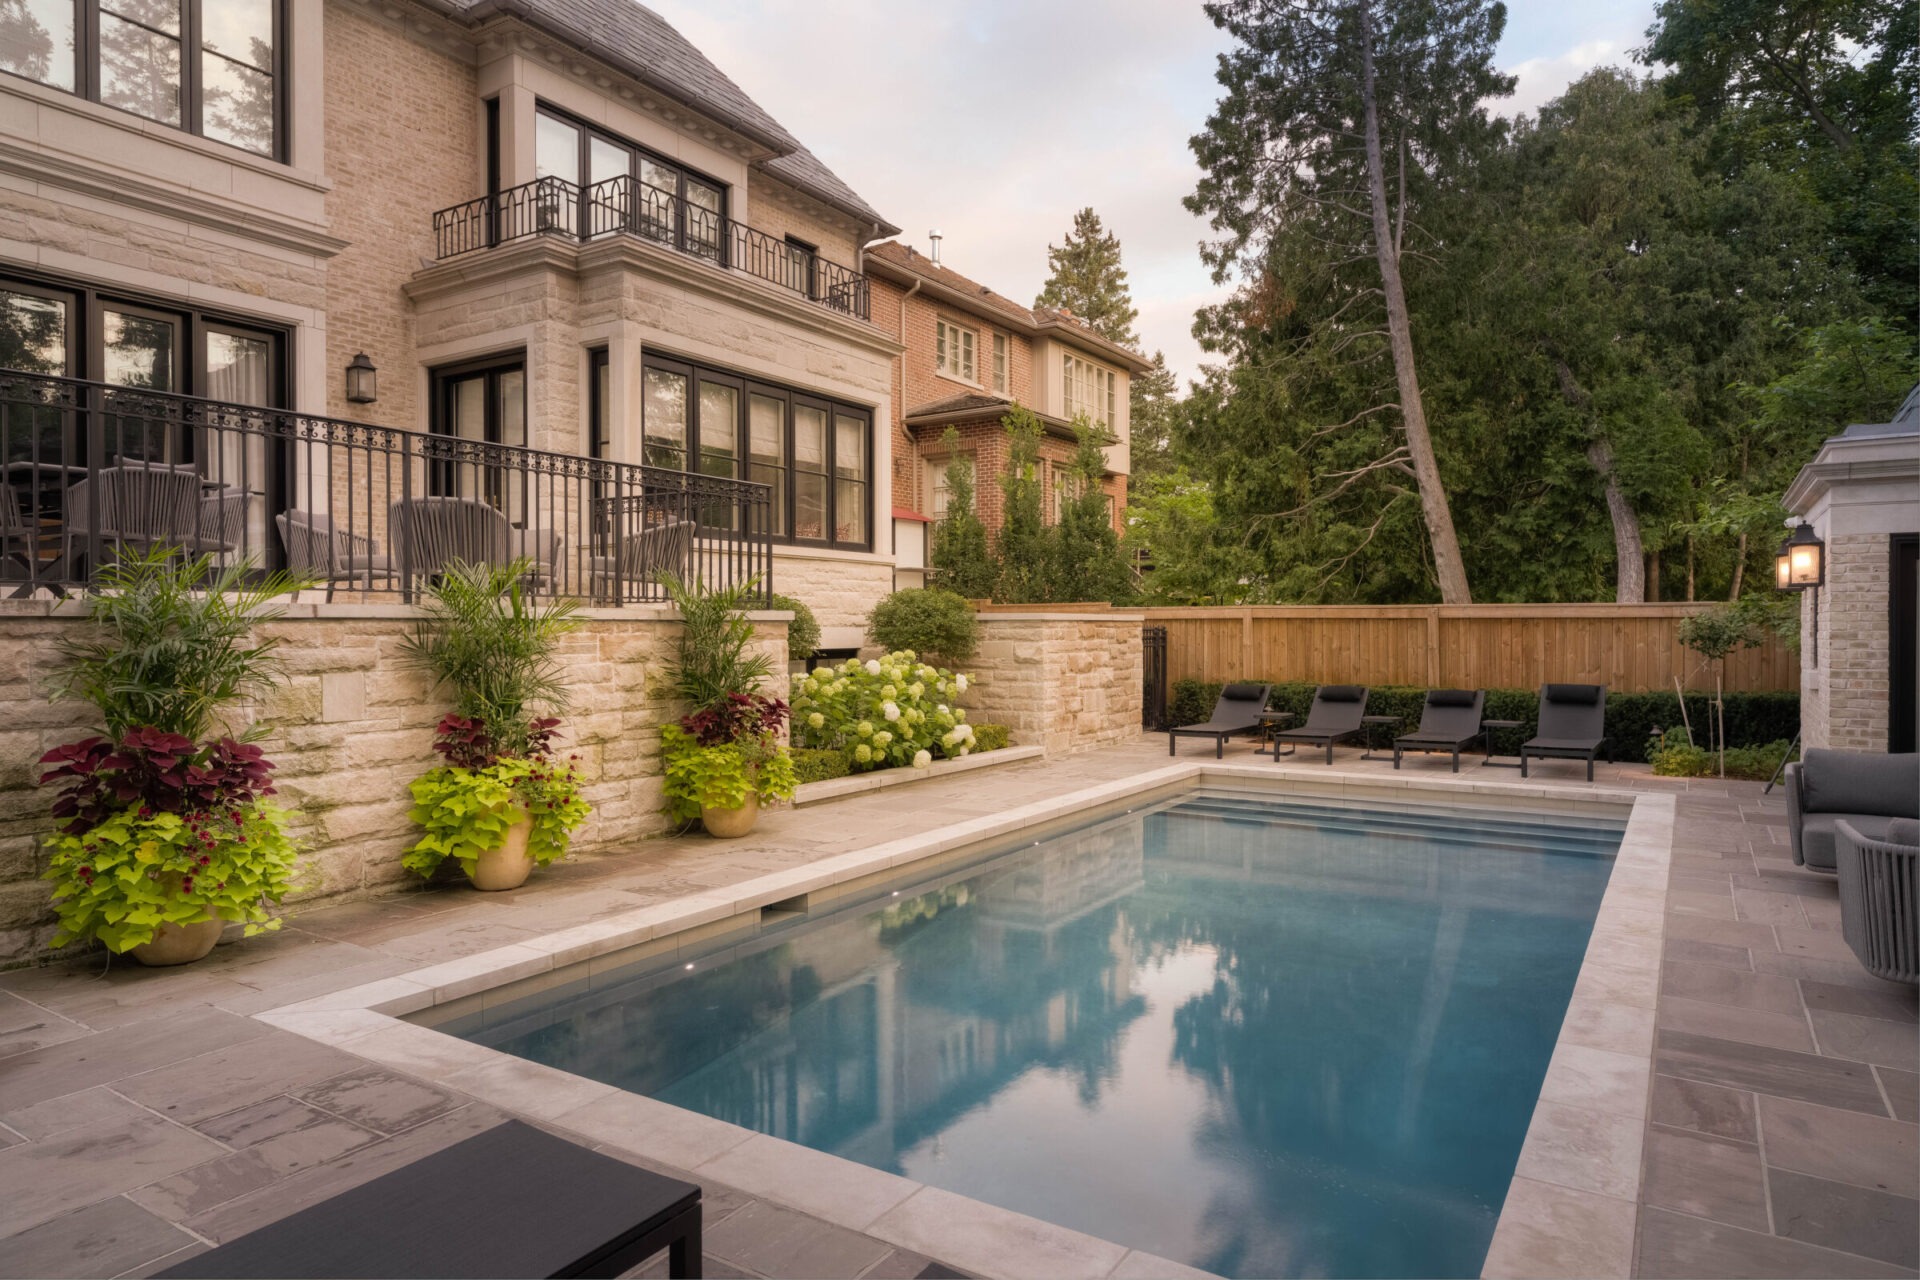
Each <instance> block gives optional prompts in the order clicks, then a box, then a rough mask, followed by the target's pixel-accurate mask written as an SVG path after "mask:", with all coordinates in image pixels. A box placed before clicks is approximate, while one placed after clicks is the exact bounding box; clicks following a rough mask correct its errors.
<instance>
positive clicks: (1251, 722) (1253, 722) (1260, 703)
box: [1167, 684, 1273, 760]
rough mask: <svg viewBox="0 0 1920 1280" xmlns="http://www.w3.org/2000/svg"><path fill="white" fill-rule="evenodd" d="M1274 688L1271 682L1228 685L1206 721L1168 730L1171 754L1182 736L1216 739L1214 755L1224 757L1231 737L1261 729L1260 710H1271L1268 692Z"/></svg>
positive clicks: (1218, 757) (1168, 746) (1168, 750)
mask: <svg viewBox="0 0 1920 1280" xmlns="http://www.w3.org/2000/svg"><path fill="white" fill-rule="evenodd" d="M1272 691H1273V686H1272V685H1270V684H1230V685H1228V686H1227V687H1226V688H1224V689H1222V690H1221V691H1220V700H1219V701H1217V702H1215V703H1214V704H1213V714H1212V715H1210V716H1208V717H1207V718H1206V719H1205V720H1204V721H1202V722H1201V723H1199V724H1183V725H1181V726H1180V727H1179V728H1177V729H1169V730H1167V754H1168V755H1172V754H1173V753H1174V750H1173V749H1174V747H1175V746H1176V745H1177V744H1178V742H1179V740H1180V739H1181V738H1212V739H1213V758H1214V759H1216V760H1218V759H1220V758H1221V757H1223V756H1225V755H1226V754H1227V739H1228V738H1231V737H1233V736H1234V735H1235V734H1241V733H1256V732H1258V731H1259V728H1260V713H1261V712H1262V711H1265V710H1266V709H1267V695H1268V694H1269V693H1271V692H1272Z"/></svg>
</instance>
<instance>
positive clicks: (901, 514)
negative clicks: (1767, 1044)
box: [893, 507, 933, 524]
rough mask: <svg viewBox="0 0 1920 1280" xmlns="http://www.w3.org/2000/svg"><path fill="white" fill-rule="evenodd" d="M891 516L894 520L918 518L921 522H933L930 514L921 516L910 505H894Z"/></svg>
mask: <svg viewBox="0 0 1920 1280" xmlns="http://www.w3.org/2000/svg"><path fill="white" fill-rule="evenodd" d="M893 518H894V519H895V520H918V521H919V522H920V523H921V524H932V523H933V517H932V516H923V515H921V514H920V513H919V512H918V511H915V510H914V509H913V508H912V507H895V508H894V509H893Z"/></svg>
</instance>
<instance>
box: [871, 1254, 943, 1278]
mask: <svg viewBox="0 0 1920 1280" xmlns="http://www.w3.org/2000/svg"><path fill="white" fill-rule="evenodd" d="M932 1262H933V1259H931V1258H923V1257H921V1256H920V1255H919V1254H917V1253H911V1252H909V1251H908V1250H905V1249H895V1250H893V1251H892V1252H891V1253H889V1254H887V1256H886V1257H884V1258H882V1259H880V1261H878V1262H876V1263H874V1264H873V1265H872V1266H871V1267H868V1268H867V1269H866V1270H865V1271H862V1272H861V1273H860V1277H859V1280H918V1277H919V1275H920V1273H921V1272H922V1271H925V1270H926V1269H927V1267H928V1266H929V1265H930V1264H931V1263H932Z"/></svg>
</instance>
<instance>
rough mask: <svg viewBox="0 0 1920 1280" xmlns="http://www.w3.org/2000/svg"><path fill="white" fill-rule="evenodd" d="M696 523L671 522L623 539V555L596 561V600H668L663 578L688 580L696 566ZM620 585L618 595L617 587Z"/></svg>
mask: <svg viewBox="0 0 1920 1280" xmlns="http://www.w3.org/2000/svg"><path fill="white" fill-rule="evenodd" d="M693 527H694V526H693V521H691V520H669V521H667V522H665V523H664V524H657V525H655V526H653V527H652V528H651V529H643V530H641V531H640V532H639V533H630V534H628V535H627V536H626V537H624V538H622V539H620V554H619V558H618V562H617V564H616V560H615V557H613V556H610V555H606V556H595V557H593V566H592V567H593V581H592V584H591V585H592V594H593V598H594V599H596V600H612V599H614V598H615V596H616V594H617V595H618V597H619V598H620V599H623V600H646V599H665V594H664V590H663V589H656V590H655V591H654V592H652V593H648V592H647V591H645V588H646V587H648V586H653V587H655V588H659V584H660V582H661V580H662V578H663V577H665V576H667V575H672V576H673V577H675V578H679V579H682V580H684V579H686V578H687V577H688V576H689V568H690V566H691V565H692V562H693ZM616 568H617V570H618V572H617V575H616ZM616 577H617V580H618V582H619V590H618V592H617V593H616V591H615V589H614V583H615V581H616Z"/></svg>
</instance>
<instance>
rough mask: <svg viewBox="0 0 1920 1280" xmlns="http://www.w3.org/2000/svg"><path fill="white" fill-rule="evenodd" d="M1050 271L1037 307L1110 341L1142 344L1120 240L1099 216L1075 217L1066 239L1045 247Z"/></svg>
mask: <svg viewBox="0 0 1920 1280" xmlns="http://www.w3.org/2000/svg"><path fill="white" fill-rule="evenodd" d="M1047 267H1048V275H1047V283H1046V285H1045V286H1044V287H1042V288H1041V290H1040V296H1039V297H1037V298H1035V299H1034V300H1033V305H1034V306H1036V307H1052V308H1054V309H1055V310H1057V311H1071V312H1072V313H1073V315H1074V318H1075V319H1077V320H1079V321H1080V322H1081V323H1083V324H1085V325H1086V326H1087V327H1088V328H1090V329H1092V330H1093V331H1094V332H1095V333H1097V334H1099V335H1100V336H1101V337H1103V338H1105V339H1107V340H1108V341H1110V342H1117V343H1119V344H1120V345H1121V346H1123V347H1133V346H1137V345H1139V341H1140V340H1139V339H1138V338H1137V337H1135V336H1134V332H1133V322H1134V321H1135V320H1136V319H1138V318H1139V315H1140V312H1139V311H1138V310H1136V309H1135V307H1134V305H1133V294H1132V292H1131V291H1130V290H1129V289H1128V287H1127V272H1126V268H1124V267H1122V266H1121V265H1120V239H1119V237H1118V236H1115V235H1114V234H1113V233H1112V232H1110V231H1108V230H1106V229H1105V228H1104V227H1103V226H1101V224H1100V215H1099V214H1097V213H1095V212H1094V211H1093V210H1092V209H1082V210H1081V211H1080V212H1078V213H1076V214H1074V215H1073V230H1071V231H1069V232H1067V236H1066V239H1065V240H1064V241H1062V242H1061V243H1060V244H1057V245H1053V244H1049V245H1048V246H1047Z"/></svg>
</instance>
